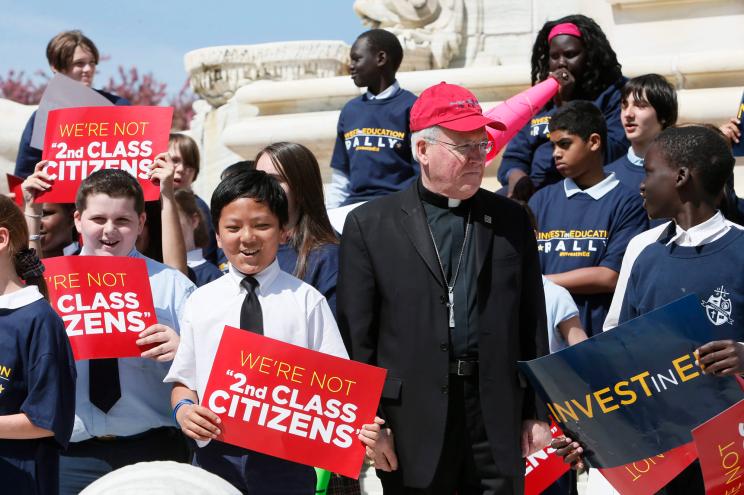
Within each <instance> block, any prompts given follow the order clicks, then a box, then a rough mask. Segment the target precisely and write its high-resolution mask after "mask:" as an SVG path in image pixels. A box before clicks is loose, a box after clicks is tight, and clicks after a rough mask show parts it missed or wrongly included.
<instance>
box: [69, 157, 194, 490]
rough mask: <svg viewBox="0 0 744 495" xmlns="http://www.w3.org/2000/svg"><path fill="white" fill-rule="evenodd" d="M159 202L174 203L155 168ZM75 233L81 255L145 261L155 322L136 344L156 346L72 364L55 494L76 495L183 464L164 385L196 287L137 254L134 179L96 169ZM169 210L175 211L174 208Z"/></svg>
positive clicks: (83, 193) (82, 197)
mask: <svg viewBox="0 0 744 495" xmlns="http://www.w3.org/2000/svg"><path fill="white" fill-rule="evenodd" d="M153 168H154V170H153V177H155V178H157V179H158V180H159V181H160V185H161V193H162V192H163V190H164V188H165V187H166V186H167V187H170V189H169V192H170V193H169V194H165V193H162V194H161V196H162V199H163V201H174V199H173V197H172V181H173V170H172V169H166V168H165V167H161V165H159V164H158V165H153ZM76 207H77V211H76V212H75V226H76V228H77V230H78V231H79V232H80V234H81V235H82V238H83V249H82V252H81V253H80V255H81V256H86V255H93V256H131V257H135V258H141V259H144V260H145V263H146V265H147V273H148V275H149V279H150V287H151V290H152V299H153V303H154V305H155V313H156V315H157V319H158V323H156V324H155V325H152V326H150V327H148V328H146V329H145V330H144V331H143V332H142V333H140V339H139V340H138V341H137V344H138V345H147V344H155V346H154V347H153V348H152V349H150V350H148V351H146V352H144V353H142V357H139V358H126V359H94V360H88V361H77V362H76V365H77V373H78V376H77V388H76V396H75V424H74V428H73V432H72V438H71V439H70V444H69V447H68V450H67V451H66V452H64V453H63V454H62V455H61V457H60V493H62V494H73V493H79V492H80V491H81V490H82V489H84V488H85V487H86V486H87V485H88V484H90V483H92V482H93V481H95V480H96V479H98V478H99V477H101V476H103V475H105V474H107V473H109V472H111V471H113V470H115V469H118V468H120V467H122V466H126V465H128V464H134V463H136V462H143V461H155V460H174V461H179V462H185V461H187V459H188V447H187V445H186V444H185V442H184V441H183V439H182V437H181V435H180V434H179V432H178V430H176V428H175V426H176V424H175V422H174V421H173V419H172V417H171V410H170V403H169V400H168V398H169V397H168V396H169V387H168V386H167V385H166V384H164V383H163V378H164V377H165V374H166V373H167V371H168V367H169V364H170V361H171V360H172V359H173V356H174V355H175V351H176V349H177V347H178V343H179V336H178V333H177V331H178V318H179V317H180V314H181V311H182V309H183V305H184V303H185V302H186V298H187V297H188V296H189V294H190V293H191V292H192V291H193V290H194V285H193V284H192V283H191V282H190V281H189V280H188V279H187V278H186V277H185V276H184V275H183V274H181V273H180V272H179V271H178V270H174V269H173V268H170V267H167V266H165V265H163V264H162V263H158V262H157V261H154V260H152V259H150V258H147V257H145V256H143V255H141V254H140V253H139V252H137V250H136V248H135V243H136V240H137V236H138V235H139V233H141V232H142V228H143V226H144V222H145V213H144V208H145V202H144V197H143V194H142V188H141V187H140V185H139V183H138V182H137V180H136V179H135V178H134V177H132V176H131V175H130V174H129V173H127V172H125V171H123V170H101V171H98V172H95V173H93V174H91V175H90V176H89V177H88V178H86V179H85V180H84V181H83V182H82V184H81V186H80V189H79V190H78V195H77V199H76ZM174 207H175V206H174Z"/></svg>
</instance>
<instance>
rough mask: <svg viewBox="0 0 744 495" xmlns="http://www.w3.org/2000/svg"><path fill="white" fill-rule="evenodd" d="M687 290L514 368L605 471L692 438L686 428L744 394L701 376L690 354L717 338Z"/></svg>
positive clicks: (728, 381)
mask: <svg viewBox="0 0 744 495" xmlns="http://www.w3.org/2000/svg"><path fill="white" fill-rule="evenodd" d="M720 339H721V335H720V333H719V334H714V333H713V329H712V326H711V325H710V323H709V322H708V318H707V316H706V315H705V309H704V308H703V307H702V306H701V304H700V298H699V297H698V296H697V295H695V294H691V295H689V296H686V297H684V298H682V299H679V300H677V301H674V302H672V303H670V304H667V305H666V306H662V307H661V308H659V309H656V310H654V311H651V312H649V313H647V314H645V315H643V316H641V317H639V318H636V319H634V320H631V321H629V322H627V323H624V324H622V325H620V326H618V327H617V328H614V329H612V330H610V331H608V332H603V333H601V334H599V335H595V336H594V337H592V338H591V339H589V340H586V341H584V342H581V343H580V344H577V345H574V346H572V347H569V348H567V349H564V350H562V351H560V352H557V353H555V354H551V355H550V356H545V357H542V358H539V359H535V360H533V361H529V362H520V363H519V366H520V369H521V371H522V372H523V373H524V374H525V375H526V376H527V378H528V379H529V380H530V382H531V383H532V385H533V386H534V388H535V390H537V392H538V393H539V394H540V396H541V397H542V398H543V400H544V401H545V402H546V404H547V405H548V409H549V411H550V412H551V414H552V415H553V417H554V418H555V419H556V421H557V422H558V423H560V426H561V428H562V429H563V431H564V432H565V433H566V435H567V436H568V437H570V438H572V439H576V440H578V441H580V442H581V443H582V444H583V446H584V452H585V454H584V457H585V459H586V460H587V461H588V463H589V464H590V465H591V466H592V467H597V468H610V467H616V466H621V465H624V464H628V463H630V462H633V461H637V460H638V459H646V458H648V457H651V456H654V455H657V454H661V453H664V452H666V451H668V450H671V449H673V448H675V447H678V446H680V445H682V444H685V443H687V442H690V441H692V435H691V433H690V430H691V429H692V428H695V427H697V426H698V425H700V424H701V423H703V422H705V421H707V420H708V419H710V418H711V417H713V416H715V415H716V414H718V413H720V412H721V411H723V410H725V409H727V408H728V407H730V406H732V405H733V404H735V403H736V402H738V401H739V400H741V399H742V398H743V397H744V394H743V393H742V390H741V388H740V386H739V384H738V383H737V381H736V380H735V379H734V378H732V377H714V376H711V375H704V374H703V373H702V371H701V369H700V368H699V367H698V365H697V364H696V360H695V356H694V355H693V351H694V350H695V349H697V348H698V347H699V346H700V345H702V344H705V343H707V342H710V341H712V340H720Z"/></svg>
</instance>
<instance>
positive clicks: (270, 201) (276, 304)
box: [165, 170, 347, 493]
mask: <svg viewBox="0 0 744 495" xmlns="http://www.w3.org/2000/svg"><path fill="white" fill-rule="evenodd" d="M211 210H212V219H213V221H214V225H215V226H216V227H217V241H218V244H219V246H220V247H221V248H222V250H223V251H224V253H225V255H226V256H227V259H228V260H229V262H230V266H229V269H228V273H227V274H225V275H224V276H222V277H221V278H219V279H217V280H215V281H213V282H210V283H208V284H207V285H204V286H202V287H200V288H198V289H197V290H196V291H195V292H194V294H193V295H192V296H191V297H190V298H189V300H188V302H187V303H186V309H185V311H184V315H183V318H182V320H181V345H180V346H179V349H178V352H177V354H176V358H175V359H174V361H173V365H172V366H171V369H170V371H169V372H168V376H167V377H166V378H165V381H166V382H173V384H174V386H173V391H172V396H171V402H172V404H173V408H174V411H175V417H176V420H177V422H178V424H179V425H180V426H181V430H182V431H183V433H184V434H185V435H187V436H188V437H190V438H192V439H194V440H196V441H197V444H198V445H199V448H198V449H197V450H196V453H195V457H194V464H196V465H198V466H200V467H202V468H204V469H206V470H207V471H210V472H212V473H214V474H217V475H219V476H220V477H222V478H224V479H226V480H227V481H229V482H230V483H232V484H233V485H235V486H236V487H237V488H239V489H240V490H241V491H243V492H244V493H246V492H247V493H268V492H271V493H313V491H314V487H315V471H314V470H313V468H312V467H309V466H304V465H300V464H296V463H293V462H290V461H285V460H282V459H279V458H276V457H273V456H269V455H264V454H260V453H258V452H254V451H251V450H248V449H244V448H241V447H236V446H233V445H229V444H226V443H223V442H220V441H217V440H215V438H217V435H219V433H220V430H219V418H218V417H217V415H216V414H214V413H213V412H212V411H211V410H209V409H208V408H206V407H204V406H202V405H199V401H200V398H201V397H203V396H204V391H205V389H206V386H207V380H208V379H209V373H210V371H211V368H212V363H213V361H214V358H215V355H216V353H217V347H218V345H219V342H220V339H221V337H222V330H223V328H224V327H225V325H230V326H233V327H238V328H242V329H245V330H246V331H255V332H256V333H259V334H262V335H266V336H267V337H271V338H274V339H277V340H281V341H284V342H288V343H290V344H294V345H299V346H302V347H306V348H308V349H313V350H316V351H320V352H324V353H326V354H331V355H335V356H339V357H344V358H346V357H347V353H346V349H345V348H344V344H343V341H342V340H341V335H340V334H339V331H338V327H337V326H336V322H335V320H334V319H333V314H332V313H331V310H330V308H329V306H328V303H327V302H326V300H325V298H324V297H323V296H322V295H321V294H320V293H319V292H318V291H317V290H315V289H314V288H313V287H311V286H310V285H308V284H306V283H304V282H302V281H301V280H299V279H297V278H295V277H293V276H292V275H290V274H288V273H285V272H283V271H281V269H280V268H279V264H278V262H277V260H276V253H277V250H278V249H279V243H280V242H281V239H282V235H283V233H284V226H285V225H286V223H287V220H288V211H287V210H288V208H287V198H286V196H285V195H284V191H283V190H282V188H281V186H280V185H279V183H278V182H277V181H276V180H275V179H274V178H273V177H271V176H269V175H268V174H266V173H265V172H262V171H258V170H245V171H242V172H240V173H239V174H237V175H234V176H232V177H230V178H229V179H227V180H224V181H222V182H221V183H220V184H219V185H218V186H217V189H215V191H214V194H213V195H212V204H211ZM204 308H209V311H204Z"/></svg>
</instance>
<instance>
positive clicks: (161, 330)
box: [136, 323, 181, 363]
mask: <svg viewBox="0 0 744 495" xmlns="http://www.w3.org/2000/svg"><path fill="white" fill-rule="evenodd" d="M180 341H181V338H180V337H179V336H178V334H177V333H176V331H175V330H173V329H172V328H171V327H168V326H165V325H161V324H160V323H156V324H154V325H151V326H149V327H147V328H146V329H144V330H143V331H142V332H141V333H140V334H139V339H137V342H136V344H137V345H149V344H159V345H155V347H153V348H152V349H150V350H149V351H145V352H143V353H142V354H140V356H142V357H143V358H150V359H154V360H155V361H158V362H161V363H164V362H167V361H173V358H174V357H176V350H178V343H179V342H180Z"/></svg>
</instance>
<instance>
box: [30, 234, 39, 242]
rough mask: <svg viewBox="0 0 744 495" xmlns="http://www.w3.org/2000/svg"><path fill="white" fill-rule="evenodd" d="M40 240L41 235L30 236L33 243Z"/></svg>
mask: <svg viewBox="0 0 744 495" xmlns="http://www.w3.org/2000/svg"><path fill="white" fill-rule="evenodd" d="M39 239H41V234H31V235H30V236H28V240H29V241H31V242H33V241H38V240H39Z"/></svg>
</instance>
